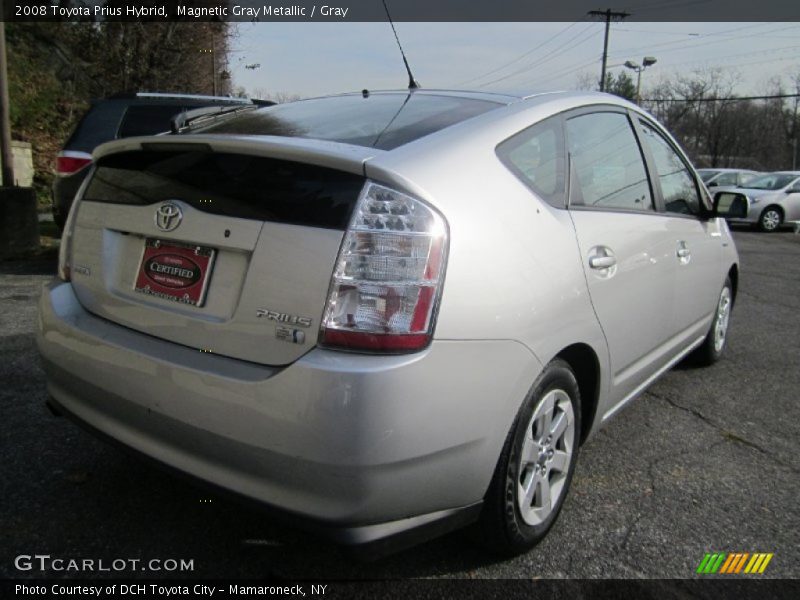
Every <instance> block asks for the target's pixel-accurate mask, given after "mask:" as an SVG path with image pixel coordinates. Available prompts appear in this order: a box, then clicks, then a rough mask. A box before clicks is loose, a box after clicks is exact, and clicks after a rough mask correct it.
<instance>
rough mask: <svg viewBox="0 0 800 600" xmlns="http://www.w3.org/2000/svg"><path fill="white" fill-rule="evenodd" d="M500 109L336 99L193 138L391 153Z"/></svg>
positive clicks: (270, 111) (448, 100)
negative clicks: (219, 136) (299, 141)
mask: <svg viewBox="0 0 800 600" xmlns="http://www.w3.org/2000/svg"><path fill="white" fill-rule="evenodd" d="M501 106H503V104H500V103H497V102H492V101H488V100H478V99H474V98H464V97H456V96H436V95H429V94H420V93H407V94H406V93H403V94H399V93H375V94H369V95H367V96H366V97H364V96H361V95H347V96H332V97H328V98H315V99H312V100H300V101H298V102H290V103H287V104H279V105H276V106H270V107H267V108H262V109H260V110H257V111H253V112H249V113H247V114H243V115H239V116H236V117H233V118H230V119H225V120H222V121H219V122H218V123H215V124H212V125H210V126H209V127H205V128H202V129H197V130H196V131H195V132H193V133H215V134H216V133H225V134H235V135H277V136H292V137H302V138H313V139H319V140H329V141H333V142H342V143H346V144H355V145H357V146H367V147H373V148H378V149H380V150H391V149H393V148H397V147H398V146H402V145H403V144H407V143H409V142H412V141H414V140H416V139H419V138H421V137H423V136H426V135H429V134H431V133H434V132H436V131H439V130H441V129H444V128H445V127H449V126H451V125H455V124H456V123H460V122H462V121H465V120H467V119H470V118H472V117H475V116H478V115H480V114H483V113H485V112H487V111H490V110H492V109H495V108H499V107H501Z"/></svg>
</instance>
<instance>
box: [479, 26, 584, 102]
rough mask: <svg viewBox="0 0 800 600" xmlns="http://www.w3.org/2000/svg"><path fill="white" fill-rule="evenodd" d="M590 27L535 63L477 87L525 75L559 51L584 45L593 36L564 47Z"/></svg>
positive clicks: (566, 50)
mask: <svg viewBox="0 0 800 600" xmlns="http://www.w3.org/2000/svg"><path fill="white" fill-rule="evenodd" d="M591 27H592V24H591V23H589V24H588V25H587V26H586V27H585V28H583V29H581V30H580V31H579V32H578V33H577V34H575V35H574V36H572V37H571V38H569V39H568V40H567V41H565V42H564V43H563V44H561V45H560V46H558V47H556V48H553V49H552V50H550V51H549V52H548V53H547V54H545V55H544V56H542V57H541V58H539V59H537V60H535V61H533V62H531V63H528V64H527V65H525V66H524V67H521V68H519V69H517V70H516V71H512V72H511V73H509V74H508V75H503V76H502V77H498V78H497V79H492V80H491V81H487V82H486V83H482V84H481V85H479V86H478V87H481V88H484V87H488V86H490V85H493V84H495V83H498V82H500V81H504V80H506V79H509V78H511V77H515V76H516V75H519V74H520V73H525V72H526V71H530V70H531V69H533V68H536V67H540V66H542V65H543V64H545V63H546V62H549V61H550V60H552V59H553V58H555V57H556V56H557V53H558V52H559V51H561V52H562V53H564V52H568V51H569V50H572V49H573V48H577V47H578V46H580V45H581V44H585V43H586V42H588V41H589V40H590V39H592V36H593V35H594V34H592V35H590V36H589V37H587V38H584V39H582V40H580V41H579V42H577V43H575V44H572V45H571V46H569V47H565V46H567V44H570V43H572V42H574V41H575V40H576V39H578V38H579V37H581V36H582V35H583V34H584V33H586V32H587V31H588V30H589V29H591Z"/></svg>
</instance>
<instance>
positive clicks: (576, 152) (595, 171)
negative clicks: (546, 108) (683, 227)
mask: <svg viewBox="0 0 800 600" xmlns="http://www.w3.org/2000/svg"><path fill="white" fill-rule="evenodd" d="M567 148H568V150H569V154H570V158H571V161H572V162H571V164H572V169H573V171H574V174H575V179H574V182H573V183H574V187H575V188H576V189H574V193H571V198H570V204H575V205H584V206H587V207H594V208H606V209H622V210H635V211H647V212H649V211H652V210H653V195H652V193H651V191H650V183H649V181H648V179H647V171H646V169H645V165H644V159H643V157H642V152H641V149H640V148H639V144H638V143H637V141H636V136H635V135H634V132H633V127H632V125H631V122H630V120H629V119H628V117H627V115H625V114H623V113H618V112H597V113H590V114H585V115H580V116H577V117H573V118H571V119H569V120H568V121H567Z"/></svg>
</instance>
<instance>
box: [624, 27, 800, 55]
mask: <svg viewBox="0 0 800 600" xmlns="http://www.w3.org/2000/svg"><path fill="white" fill-rule="evenodd" d="M764 25H774V23H763V24H759V25H757V26H758V27H763V26H764ZM794 27H797V24H794V25H790V26H788V27H782V28H780V29H770V30H767V31H759V32H757V33H751V34H748V35H740V36H736V39H744V38H748V37H756V36H762V35H767V34H771V33H778V32H779V31H785V30H787V29H793V28H794ZM742 29H746V27H738V28H736V29H732V30H726V31H724V32H723V31H721V32H717V33H709V34H705V35H702V36H699V39H703V40H704V39H705V38H706V37H710V36H712V35H713V36H717V35H720V34H723V33H728V32H730V31H740V30H742ZM727 41H728V39H720V40H710V41H701V42H699V43H694V42H692V43H689V44H685V43H684V42H683V40H677V41H674V42H662V43H660V44H650V45H647V46H640V47H638V48H623V49H622V50H618V51H616V52H612V53H611V56H613V57H621V56H625V55H628V54H636V53H637V52H641V51H647V52H649V51H651V50H653V49H654V48H663V47H665V46H674V45H675V44H683V45H680V46H678V47H674V48H667V49H666V50H659V54H666V53H668V52H672V51H676V50H685V49H687V48H688V49H692V50H693V49H695V48H699V47H702V46H709V45H712V44H721V43H725V42H727Z"/></svg>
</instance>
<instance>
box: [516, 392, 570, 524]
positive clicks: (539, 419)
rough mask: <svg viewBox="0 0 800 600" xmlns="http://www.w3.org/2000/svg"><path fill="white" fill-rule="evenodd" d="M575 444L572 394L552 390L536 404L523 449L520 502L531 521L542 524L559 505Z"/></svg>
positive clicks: (519, 480) (522, 511) (518, 497)
mask: <svg viewBox="0 0 800 600" xmlns="http://www.w3.org/2000/svg"><path fill="white" fill-rule="evenodd" d="M574 444H575V413H574V411H573V409H572V402H571V401H570V397H569V395H568V394H567V393H566V392H565V391H563V390H560V389H556V390H551V391H549V392H547V394H545V396H544V397H543V398H542V399H541V400H540V401H539V403H538V404H537V405H536V408H535V409H534V411H533V415H532V416H531V419H530V421H529V422H528V427H527V429H526V430H525V439H524V441H523V444H522V451H521V452H520V461H519V469H518V471H517V472H518V473H519V479H518V481H517V506H518V507H519V512H520V514H521V516H522V518H523V520H524V521H525V522H526V523H527V524H528V525H540V524H541V523H542V522H544V521H545V520H546V519H547V517H548V516H549V515H550V513H551V512H552V511H553V508H554V507H557V506H558V503H559V500H560V499H561V496H562V494H564V492H565V484H566V481H567V475H568V472H569V466H570V462H571V460H572V453H573V450H574Z"/></svg>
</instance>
